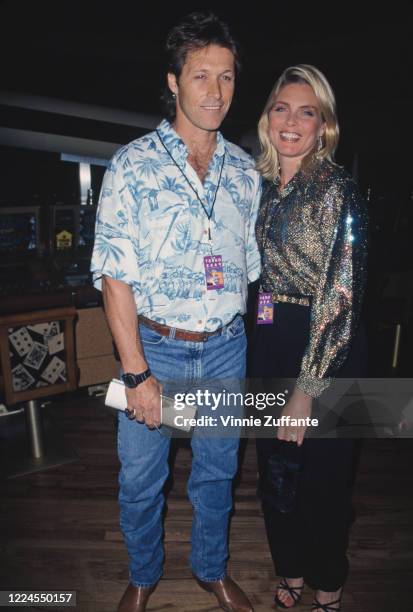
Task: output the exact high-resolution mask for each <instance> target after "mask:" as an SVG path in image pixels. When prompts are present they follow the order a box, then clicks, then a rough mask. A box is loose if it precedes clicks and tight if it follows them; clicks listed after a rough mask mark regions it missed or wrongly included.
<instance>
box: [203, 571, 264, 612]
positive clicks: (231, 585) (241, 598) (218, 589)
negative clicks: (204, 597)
mask: <svg viewBox="0 0 413 612" xmlns="http://www.w3.org/2000/svg"><path fill="white" fill-rule="evenodd" d="M195 578H196V580H197V582H198V584H199V586H200V587H202V588H203V589H205V591H209V592H210V593H213V594H214V595H215V597H216V598H217V600H218V603H219V605H220V606H221V608H222V609H223V610H225V612H254V608H253V607H252V604H251V602H250V600H249V599H248V597H247V596H246V595H245V593H244V591H243V590H242V589H241V588H240V587H239V586H238V585H237V584H236V583H235V582H234V581H233V580H232V579H231V578H230V577H229V576H225V578H223V579H222V580H217V581H216V582H205V581H204V580H200V579H199V578H197V577H196V576H195Z"/></svg>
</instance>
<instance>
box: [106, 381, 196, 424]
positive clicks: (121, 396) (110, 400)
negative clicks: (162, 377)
mask: <svg viewBox="0 0 413 612" xmlns="http://www.w3.org/2000/svg"><path fill="white" fill-rule="evenodd" d="M105 405H106V406H110V407H111V408H116V410H125V408H127V405H128V404H127V401H126V393H125V385H124V384H123V382H122V381H121V380H118V379H117V378H113V379H112V381H111V383H110V384H109V387H108V390H107V393H106V397H105ZM195 416H196V406H188V405H187V404H185V405H184V407H183V408H180V409H177V408H176V407H175V401H174V399H173V398H172V397H168V396H167V395H161V424H162V425H168V426H169V427H173V428H175V429H180V430H182V431H190V429H191V427H192V425H191V424H190V419H194V418H195ZM177 417H179V418H177Z"/></svg>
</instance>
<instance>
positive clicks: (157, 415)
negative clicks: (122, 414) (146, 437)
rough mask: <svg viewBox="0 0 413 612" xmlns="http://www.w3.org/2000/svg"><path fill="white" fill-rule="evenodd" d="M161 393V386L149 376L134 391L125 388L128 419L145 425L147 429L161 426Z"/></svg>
mask: <svg viewBox="0 0 413 612" xmlns="http://www.w3.org/2000/svg"><path fill="white" fill-rule="evenodd" d="M161 393H162V385H161V384H160V383H159V382H158V381H157V380H156V378H155V377H154V376H153V375H151V376H150V377H149V378H147V379H146V380H145V381H144V382H143V383H141V384H140V385H138V386H137V387H136V389H128V388H127V387H126V399H127V400H128V408H127V410H128V412H127V413H126V414H127V415H128V417H129V418H130V419H131V420H133V419H136V420H137V421H139V422H140V423H145V424H146V425H147V426H148V427H149V429H154V428H155V427H159V425H160V424H161Z"/></svg>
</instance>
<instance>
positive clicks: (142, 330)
mask: <svg viewBox="0 0 413 612" xmlns="http://www.w3.org/2000/svg"><path fill="white" fill-rule="evenodd" d="M139 334H140V337H141V341H142V344H151V345H157V346H158V345H160V344H162V343H163V342H165V340H166V336H162V335H161V334H160V333H159V332H157V331H155V330H154V329H151V328H150V327H145V326H144V325H140V326H139Z"/></svg>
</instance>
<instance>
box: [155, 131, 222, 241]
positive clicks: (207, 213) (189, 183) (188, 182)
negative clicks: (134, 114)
mask: <svg viewBox="0 0 413 612" xmlns="http://www.w3.org/2000/svg"><path fill="white" fill-rule="evenodd" d="M155 131H156V134H157V136H158V138H159V140H160V141H161V143H162V146H163V148H164V149H165V151H166V152H167V153H168V155H169V157H170V158H171V160H172V161H173V163H174V164H175V166H176V167H177V168H178V170H179V172H180V173H181V174H182V176H183V177H184V179H185V181H186V182H187V184H188V185H189V187H190V188H191V189H192V191H193V192H194V194H195V195H196V198H197V200H198V202H199V203H200V204H201V206H202V210H203V211H204V213H205V215H206V216H207V219H208V240H209V244H210V246H211V248H212V237H211V218H212V214H213V212H214V206H215V200H216V199H217V193H218V189H219V187H220V185H221V177H222V171H223V169H224V164H225V151H224V155H223V157H222V163H221V170H220V173H219V179H218V183H217V187H216V189H215V194H214V199H213V201H212V206H211V210H210V212H208V211H207V209H206V208H205V205H204V203H203V201H202V200H201V198H200V197H199V193H198V192H197V190H196V189H195V187H194V186H193V185H192V183H191V181H190V180H189V178H188V177H187V176H186V174H185V172H184V171H183V170H182V168H181V167H180V166H179V165H178V163H177V162H176V160H175V158H174V157H173V155H172V153H171V152H170V151H169V149H168V147H167V146H166V144H165V143H164V141H163V139H162V136H161V135H160V133H159V131H158V130H155Z"/></svg>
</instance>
